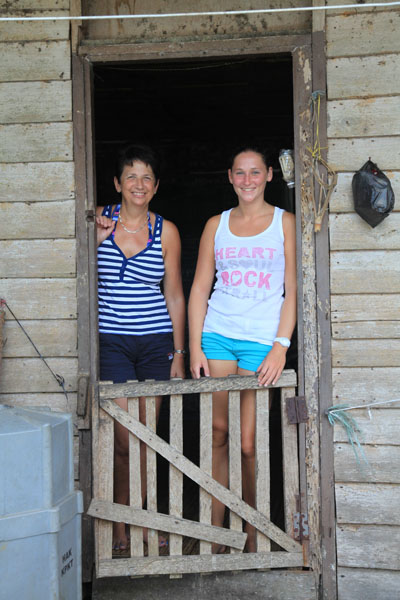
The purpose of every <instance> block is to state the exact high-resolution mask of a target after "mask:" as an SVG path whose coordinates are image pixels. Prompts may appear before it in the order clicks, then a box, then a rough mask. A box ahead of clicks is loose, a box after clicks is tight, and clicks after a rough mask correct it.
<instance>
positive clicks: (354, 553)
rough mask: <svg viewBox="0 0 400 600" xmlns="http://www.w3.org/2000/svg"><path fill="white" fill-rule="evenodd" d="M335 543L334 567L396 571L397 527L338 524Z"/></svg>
mask: <svg viewBox="0 0 400 600" xmlns="http://www.w3.org/2000/svg"><path fill="white" fill-rule="evenodd" d="M337 540H338V566H341V567H361V568H363V569H394V570H397V571H398V570H399V569H400V527H396V526H393V527H388V526H387V525H382V526H379V525H370V526H367V525H339V526H338V527H337ZM378 598H380V596H378Z"/></svg>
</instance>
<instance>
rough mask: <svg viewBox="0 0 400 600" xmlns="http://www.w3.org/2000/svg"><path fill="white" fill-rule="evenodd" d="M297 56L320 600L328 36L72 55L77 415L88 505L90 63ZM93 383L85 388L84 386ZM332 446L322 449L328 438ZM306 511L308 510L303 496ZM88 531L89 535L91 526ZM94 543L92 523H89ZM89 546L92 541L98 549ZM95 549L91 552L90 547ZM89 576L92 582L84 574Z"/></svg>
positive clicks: (305, 434)
mask: <svg viewBox="0 0 400 600" xmlns="http://www.w3.org/2000/svg"><path fill="white" fill-rule="evenodd" d="M280 53H286V54H287V53H291V55H292V59H293V83H294V134H295V135H294V137H295V163H296V194H295V195H296V208H297V210H296V214H297V255H298V257H301V264H299V265H298V283H299V292H298V338H299V340H300V341H301V343H300V344H299V347H302V348H303V351H302V352H301V353H299V365H298V366H299V370H298V378H299V394H300V395H305V396H306V399H307V404H308V409H309V414H310V418H309V421H308V423H305V424H302V425H301V426H300V427H301V444H303V446H304V451H305V455H306V461H305V465H304V466H303V470H302V473H301V475H302V477H303V480H304V481H305V482H306V490H307V492H306V494H307V499H306V500H307V502H306V503H307V505H308V519H309V524H310V543H309V548H310V566H311V567H312V568H313V571H314V573H315V576H316V578H317V583H318V585H319V589H320V590H321V592H320V594H321V598H324V599H326V600H328V599H329V600H334V599H335V598H336V558H335V557H336V543H335V511H334V487H333V434H332V431H331V428H330V426H329V424H328V423H327V419H326V417H325V410H326V408H328V407H329V406H330V405H331V404H332V388H331V355H330V310H329V307H330V288H329V243H328V225H327V218H325V220H324V223H323V227H322V231H321V232H320V233H319V234H317V235H316V234H315V233H314V228H313V222H314V218H313V212H312V200H311V189H312V186H311V180H310V177H311V175H310V173H311V171H310V169H309V153H308V150H307V148H308V147H310V146H312V142H313V128H312V123H311V118H310V99H311V93H312V91H313V90H314V89H319V90H321V89H323V90H325V89H326V76H325V65H326V59H325V51H324V35H323V32H316V33H313V34H312V35H290V36H269V37H261V38H246V39H230V40H217V41H205V42H197V41H196V42H185V43H169V42H168V43H142V44H115V45H112V44H110V45H81V46H80V47H78V48H77V54H74V55H73V63H72V66H73V111H74V160H75V182H76V198H77V202H76V228H77V298H78V360H79V381H80V382H81V381H83V384H82V386H81V387H80V389H79V390H78V413H79V412H80V414H78V416H79V418H80V420H81V428H80V486H81V489H83V491H84V493H85V497H86V500H85V505H86V506H85V507H87V506H88V503H89V501H90V498H91V469H90V464H91V454H90V414H89V412H90V409H89V406H90V402H89V401H88V400H89V399H88V396H89V391H90V387H91V386H90V385H89V386H87V385H86V383H87V382H88V381H89V382H95V381H97V379H98V349H97V345H98V342H97V300H96V299H97V294H96V282H97V265H96V244H95V227H94V211H95V166H94V152H93V144H94V135H93V130H92V125H93V124H92V101H93V93H92V89H93V86H92V66H93V65H96V64H105V63H121V62H125V61H126V62H138V61H143V62H145V61H155V60H157V61H160V60H170V61H172V60H186V59H192V60H193V59H201V58H206V57H207V58H216V57H232V56H242V55H260V54H275V55H276V54H280ZM325 109H326V107H325V102H323V106H322V122H320V139H321V145H322V146H326V143H324V141H326V119H325V116H324V115H325V114H326V110H325ZM85 382H86V383H85ZM321 439H323V440H324V444H321V443H320V440H321ZM299 508H300V512H301V509H302V504H301V499H300V507H299ZM85 528H86V529H85ZM84 530H86V540H87V539H92V538H90V536H91V535H92V534H91V526H90V522H89V521H88V522H86V523H85V522H84ZM90 544H91V548H93V543H92V542H90ZM90 544H89V545H87V548H88V547H89V550H90ZM83 557H84V564H83V572H84V581H85V580H86V581H90V578H91V575H90V570H91V564H92V562H93V557H92V556H91V554H90V552H87V551H86V552H84V553H83ZM85 573H86V575H85Z"/></svg>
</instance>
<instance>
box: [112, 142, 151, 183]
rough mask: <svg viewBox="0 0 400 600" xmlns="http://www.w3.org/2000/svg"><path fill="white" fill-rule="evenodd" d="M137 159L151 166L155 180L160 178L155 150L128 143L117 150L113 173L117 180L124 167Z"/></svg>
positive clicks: (119, 178)
mask: <svg viewBox="0 0 400 600" xmlns="http://www.w3.org/2000/svg"><path fill="white" fill-rule="evenodd" d="M137 160H139V161H140V162H142V163H144V164H145V165H147V166H148V167H151V168H152V171H153V173H154V177H155V179H156V182H157V181H158V180H159V179H160V159H159V156H158V154H157V152H156V151H155V150H153V148H150V147H149V146H145V145H142V144H130V145H129V146H123V147H122V148H120V149H119V150H118V154H117V158H116V160H115V167H114V175H115V177H116V178H117V179H118V181H119V182H120V181H121V175H122V171H123V170H124V167H126V166H128V165H129V166H132V165H133V163H134V162H135V161H137Z"/></svg>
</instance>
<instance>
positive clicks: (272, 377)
mask: <svg viewBox="0 0 400 600" xmlns="http://www.w3.org/2000/svg"><path fill="white" fill-rule="evenodd" d="M286 352H287V348H284V347H283V346H281V345H280V344H279V343H275V344H274V345H273V346H272V349H271V350H270V351H269V352H268V354H267V356H266V357H265V358H264V360H263V361H262V363H261V365H260V366H259V367H258V369H257V373H258V383H259V384H260V385H264V386H267V385H271V384H272V385H275V384H276V383H277V381H278V379H279V377H280V376H281V373H282V371H283V369H284V367H285V363H286Z"/></svg>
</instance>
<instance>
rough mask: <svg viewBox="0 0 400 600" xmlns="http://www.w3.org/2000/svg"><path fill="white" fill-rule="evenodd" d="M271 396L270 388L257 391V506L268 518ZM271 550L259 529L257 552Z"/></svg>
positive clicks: (268, 541)
mask: <svg viewBox="0 0 400 600" xmlns="http://www.w3.org/2000/svg"><path fill="white" fill-rule="evenodd" d="M269 396H270V392H269V390H268V389H263V390H257V391H256V465H255V469H256V507H257V510H258V511H259V512H261V513H262V514H263V515H265V516H266V517H268V518H270V465H269ZM270 550H271V542H270V540H269V538H267V537H266V536H265V535H264V534H263V533H261V532H260V531H257V552H268V551H270Z"/></svg>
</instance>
